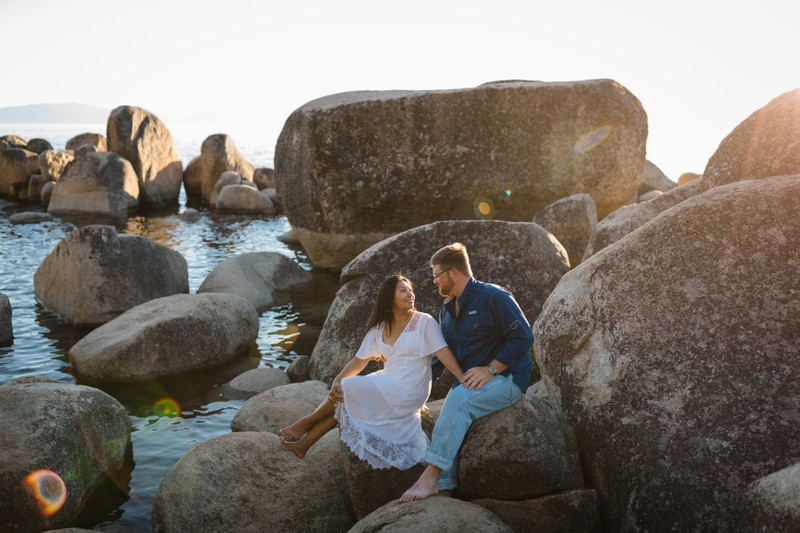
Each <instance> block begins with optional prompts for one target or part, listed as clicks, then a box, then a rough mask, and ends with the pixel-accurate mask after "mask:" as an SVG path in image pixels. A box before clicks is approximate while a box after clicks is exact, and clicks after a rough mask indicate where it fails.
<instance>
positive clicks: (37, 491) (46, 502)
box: [22, 468, 67, 516]
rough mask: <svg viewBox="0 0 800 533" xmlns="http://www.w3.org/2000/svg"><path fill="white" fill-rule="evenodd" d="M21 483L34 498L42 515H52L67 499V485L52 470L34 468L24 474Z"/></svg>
mask: <svg viewBox="0 0 800 533" xmlns="http://www.w3.org/2000/svg"><path fill="white" fill-rule="evenodd" d="M22 485H23V486H24V487H25V489H26V490H27V491H28V492H30V493H31V494H32V495H33V497H34V498H36V503H37V504H39V512H41V513H42V515H44V516H53V515H54V514H56V513H57V512H58V511H59V510H61V508H62V507H63V506H64V502H66V501H67V486H66V485H65V484H64V480H63V479H61V476H59V475H58V474H56V473H55V472H53V471H52V470H46V469H43V468H42V469H39V470H34V471H33V472H31V473H30V474H28V475H27V476H25V479H23V480H22Z"/></svg>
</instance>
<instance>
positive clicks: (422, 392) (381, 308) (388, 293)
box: [280, 274, 462, 470]
mask: <svg viewBox="0 0 800 533" xmlns="http://www.w3.org/2000/svg"><path fill="white" fill-rule="evenodd" d="M433 353H435V354H436V357H438V358H439V360H440V361H442V363H444V365H445V366H446V367H447V368H448V370H450V372H452V373H453V375H455V377H457V378H458V379H459V380H460V379H461V376H462V372H461V368H460V367H459V366H458V363H457V362H456V358H455V355H454V354H453V352H452V351H450V348H448V347H447V343H446V342H445V340H444V337H443V335H442V331H441V329H440V328H439V325H438V324H437V323H436V321H435V320H434V319H433V317H431V316H430V315H428V314H426V313H420V312H418V311H417V310H416V308H415V307H414V287H413V285H412V283H411V281H409V280H408V279H406V278H405V277H403V276H401V275H399V274H395V275H393V276H389V277H388V278H386V279H385V280H384V281H383V283H382V285H381V288H380V289H379V290H378V297H377V299H376V301H375V305H374V306H373V308H372V315H371V316H370V318H369V321H368V322H367V333H366V335H365V337H364V340H363V342H362V343H361V348H359V350H358V352H357V353H356V355H355V357H353V359H351V360H350V362H349V363H347V365H345V367H344V369H343V370H342V371H341V372H340V373H339V375H338V376H336V378H335V379H334V380H333V384H332V385H331V391H330V393H329V394H328V397H327V398H326V399H325V401H323V402H322V404H321V405H320V406H319V407H317V409H316V410H315V411H314V412H313V413H311V414H309V415H307V416H304V417H303V418H301V419H300V420H298V421H297V422H295V423H294V424H292V425H291V426H289V427H287V428H285V429H282V430H281V433H280V443H281V448H283V449H284V450H287V451H290V452H292V453H294V454H295V455H296V456H297V457H300V458H302V457H305V455H306V452H307V451H308V449H309V448H310V447H311V446H312V445H313V444H314V443H315V442H317V441H318V440H319V439H320V438H321V437H322V436H323V435H324V434H325V433H327V432H328V431H330V430H331V429H333V428H334V427H335V426H336V423H337V419H338V422H339V424H340V425H341V439H342V442H344V443H345V444H347V446H348V447H349V448H350V450H351V451H352V452H353V453H355V454H356V455H357V456H358V457H359V458H360V459H361V460H363V461H367V462H368V463H369V464H370V465H371V466H372V467H373V468H389V467H394V468H399V469H401V470H406V469H408V468H411V467H412V466H414V465H416V464H417V463H419V462H420V461H422V460H423V459H424V458H425V452H426V451H427V449H428V437H427V436H426V435H425V433H424V432H423V431H422V425H421V421H420V414H419V413H420V409H421V408H422V406H423V405H425V401H426V400H427V399H428V395H429V394H430V391H431V354H433ZM370 360H377V361H383V362H384V367H383V370H380V371H378V372H374V373H372V374H368V375H366V376H359V375H357V374H358V373H359V372H361V371H362V370H363V369H364V367H366V366H367V363H368V362H369V361H370Z"/></svg>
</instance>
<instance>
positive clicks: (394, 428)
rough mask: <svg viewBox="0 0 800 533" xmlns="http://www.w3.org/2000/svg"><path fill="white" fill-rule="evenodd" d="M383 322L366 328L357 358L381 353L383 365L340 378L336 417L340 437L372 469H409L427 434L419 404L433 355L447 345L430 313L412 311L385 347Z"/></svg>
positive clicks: (425, 396) (422, 450) (420, 454)
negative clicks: (403, 325)
mask: <svg viewBox="0 0 800 533" xmlns="http://www.w3.org/2000/svg"><path fill="white" fill-rule="evenodd" d="M382 330H383V327H382V326H377V327H374V328H372V329H371V330H369V331H368V332H367V334H366V335H365V337H364V341H363V342H362V343H361V348H359V350H358V353H356V357H359V358H361V359H369V358H370V357H373V356H376V355H379V354H381V355H383V356H384V357H385V358H386V362H385V363H384V364H383V370H380V371H378V372H374V373H372V374H368V375H366V376H352V377H349V378H345V379H343V380H342V390H343V392H344V402H343V403H340V404H338V406H337V409H336V417H337V418H338V420H339V426H340V428H341V439H342V442H344V443H345V444H347V446H348V447H349V448H350V450H351V451H352V452H353V453H354V454H356V455H357V456H358V457H359V458H360V459H361V460H363V461H366V462H367V463H369V464H370V466H372V467H373V468H389V467H394V468H399V469H401V470H407V469H409V468H411V467H412V466H414V465H416V464H418V463H420V462H422V461H423V460H424V459H425V453H426V451H427V450H428V444H429V442H428V437H427V435H425V433H424V432H423V431H422V423H421V419H420V409H421V408H422V406H423V405H425V402H426V401H427V399H428V395H429V394H430V391H431V354H433V353H434V352H436V351H437V350H439V349H441V348H443V347H444V346H447V343H446V342H445V340H444V336H443V335H442V330H441V329H440V328H439V324H438V323H437V322H436V320H434V319H433V317H432V316H430V315H428V314H425V313H420V312H418V311H415V312H414V315H413V316H412V317H411V320H410V321H409V322H408V325H406V328H405V329H404V330H403V332H402V333H401V334H400V336H399V337H398V338H397V340H396V341H395V343H394V345H392V346H389V345H388V344H385V343H384V342H383V331H382Z"/></svg>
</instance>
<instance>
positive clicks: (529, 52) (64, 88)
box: [0, 0, 800, 180]
mask: <svg viewBox="0 0 800 533" xmlns="http://www.w3.org/2000/svg"><path fill="white" fill-rule="evenodd" d="M798 5H800V4H798V3H797V2H790V1H787V0H781V1H774V0H761V1H759V2H757V3H756V2H730V1H721V0H720V1H717V0H714V1H704V0H691V1H689V0H685V1H684V0H673V1H672V2H648V1H645V0H629V1H627V0H626V1H614V0H607V1H604V2H600V1H596V0H595V1H584V0H574V1H557V0H547V1H544V2H537V1H532V0H527V1H525V0H521V1H515V2H512V1H506V0H485V1H482V2H472V1H470V0H454V1H451V0H446V1H437V0H424V1H422V0H403V1H394V2H386V1H381V0H369V1H350V0H328V1H302V0H297V1H296V0H291V1H288V0H287V1H285V2H281V3H274V2H267V1H249V0H248V1H244V0H226V1H224V2H223V1H220V0H213V1H206V0H139V1H137V2H119V1H115V0H102V1H101V0H71V1H64V0H0V36H1V38H2V42H3V44H4V54H3V55H4V58H5V65H4V67H3V69H2V73H0V107H7V106H15V105H25V104H34V103H44V102H48V103H55V102H81V103H86V104H93V105H98V106H103V107H108V108H113V107H116V106H118V105H123V104H129V105H136V106H140V107H143V108H145V109H148V110H150V111H152V112H153V113H155V114H156V115H158V116H159V117H160V118H161V119H162V120H164V121H165V122H166V123H167V126H169V125H170V122H171V121H175V122H177V121H183V120H186V119H189V118H192V119H197V120H202V121H205V123H207V124H208V125H204V126H202V127H208V128H210V129H209V131H208V133H209V134H211V133H215V132H218V131H221V132H224V133H229V134H231V135H232V136H233V138H234V140H236V139H237V137H244V136H249V137H250V138H252V137H253V136H257V137H258V139H259V141H260V140H262V139H263V143H264V145H265V146H268V147H269V148H270V149H274V145H275V141H276V139H277V137H278V134H279V133H280V130H281V128H282V127H283V123H284V121H285V120H286V118H287V117H288V116H289V114H290V113H291V112H292V111H293V110H295V109H296V108H298V107H299V106H301V105H302V104H304V103H305V102H307V101H309V100H313V99H315V98H318V97H321V96H324V95H328V94H333V93H338V92H344V91H353V90H365V89H373V90H383V89H453V88H462V87H474V86H476V85H479V84H481V83H484V82H487V81H492V80H502V79H530V80H542V81H566V80H585V79H595V78H611V79H614V80H616V81H618V82H619V83H621V84H622V85H624V86H625V87H627V88H628V89H629V90H630V91H631V92H632V93H633V94H635V95H636V96H637V97H638V98H639V100H640V101H641V102H642V105H643V107H644V109H645V111H646V112H647V114H648V120H649V131H650V133H649V137H648V143H647V158H648V159H649V160H651V161H652V162H654V163H655V164H656V165H658V166H659V167H660V168H661V169H662V170H663V171H664V172H665V173H666V174H667V175H668V176H669V177H670V178H672V179H673V180H677V178H678V176H679V175H680V174H681V173H683V172H686V171H693V172H702V171H703V169H704V167H705V164H706V161H707V160H708V158H709V157H710V156H711V154H712V153H713V152H714V150H715V149H716V148H717V146H718V145H719V143H720V141H721V140H722V139H723V137H724V136H725V135H727V134H728V133H729V132H730V131H731V130H732V129H733V128H734V127H735V126H736V125H737V124H738V123H740V122H741V121H742V120H744V119H745V118H746V117H747V116H749V115H750V114H751V113H752V112H753V111H755V110H756V109H758V108H760V107H762V106H764V105H765V104H766V103H767V102H769V101H770V100H771V99H772V98H774V97H776V96H778V95H780V94H782V93H784V92H786V91H789V90H792V89H795V88H798V87H800V69H798V68H797V64H798V57H797V52H798V51H799V50H800V45H798V42H797V23H798V20H800V8H799V7H795V6H798ZM198 127H199V126H198Z"/></svg>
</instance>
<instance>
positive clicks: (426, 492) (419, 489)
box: [400, 465, 452, 503]
mask: <svg viewBox="0 0 800 533" xmlns="http://www.w3.org/2000/svg"><path fill="white" fill-rule="evenodd" d="M440 472H441V470H439V469H438V468H436V467H432V465H428V466H427V467H426V468H425V471H424V472H422V475H421V476H419V479H418V480H417V482H416V483H414V484H413V485H412V486H411V488H410V489H408V490H407V491H405V492H404V493H403V495H402V496H400V502H401V503H405V502H413V501H416V500H424V499H425V498H429V497H431V496H434V495H436V494H440V492H439V488H438V487H437V486H436V481H437V480H438V479H439V473H440ZM441 494H442V495H443V496H450V495H451V494H452V491H449V490H448V491H442V492H441Z"/></svg>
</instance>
